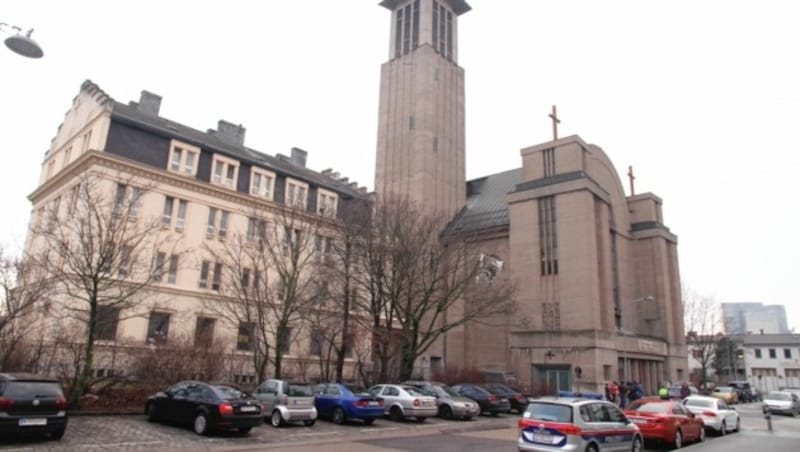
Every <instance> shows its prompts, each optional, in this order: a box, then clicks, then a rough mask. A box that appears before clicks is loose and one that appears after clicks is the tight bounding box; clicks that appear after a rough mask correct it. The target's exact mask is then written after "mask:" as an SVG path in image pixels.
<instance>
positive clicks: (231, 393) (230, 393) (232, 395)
mask: <svg viewBox="0 0 800 452" xmlns="http://www.w3.org/2000/svg"><path fill="white" fill-rule="evenodd" d="M214 389H216V390H217V392H219V393H220V395H222V398H223V399H241V398H243V397H244V393H243V392H242V391H240V390H238V389H236V388H232V387H230V386H223V385H216V386H214Z"/></svg>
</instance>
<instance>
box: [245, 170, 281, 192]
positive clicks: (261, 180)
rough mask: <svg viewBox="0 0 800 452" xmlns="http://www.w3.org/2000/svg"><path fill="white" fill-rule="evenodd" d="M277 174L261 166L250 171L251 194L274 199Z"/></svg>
mask: <svg viewBox="0 0 800 452" xmlns="http://www.w3.org/2000/svg"><path fill="white" fill-rule="evenodd" d="M274 184H275V175H274V174H272V173H270V172H267V171H264V170H262V169H259V168H253V169H252V172H251V173H250V194H251V195H254V196H260V197H263V198H267V199H272V193H273V190H274V189H275V186H274Z"/></svg>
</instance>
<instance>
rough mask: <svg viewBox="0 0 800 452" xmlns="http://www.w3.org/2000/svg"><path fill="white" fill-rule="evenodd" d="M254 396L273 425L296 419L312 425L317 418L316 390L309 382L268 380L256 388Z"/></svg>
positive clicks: (276, 425) (278, 425) (280, 424)
mask: <svg viewBox="0 0 800 452" xmlns="http://www.w3.org/2000/svg"><path fill="white" fill-rule="evenodd" d="M253 397H255V398H257V399H258V400H259V401H260V402H261V405H263V407H264V411H263V412H264V417H265V418H268V419H270V423H271V424H272V426H273V427H281V426H283V425H285V424H286V423H287V422H296V421H302V422H303V423H304V424H305V425H306V426H308V427H310V426H312V425H314V422H316V420H317V409H316V407H314V392H313V390H312V388H311V385H309V384H306V383H290V382H288V381H285V380H267V381H265V382H263V383H261V384H260V385H259V386H258V388H256V390H255V391H254V392H253Z"/></svg>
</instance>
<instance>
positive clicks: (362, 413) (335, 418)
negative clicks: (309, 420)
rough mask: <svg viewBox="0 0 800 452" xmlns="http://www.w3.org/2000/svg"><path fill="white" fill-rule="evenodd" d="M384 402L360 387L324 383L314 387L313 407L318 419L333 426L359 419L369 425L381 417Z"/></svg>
mask: <svg viewBox="0 0 800 452" xmlns="http://www.w3.org/2000/svg"><path fill="white" fill-rule="evenodd" d="M383 404H384V401H383V399H382V398H381V397H376V396H374V395H372V394H370V393H368V392H367V391H366V390H365V389H364V388H362V387H360V386H352V385H345V384H341V383H324V384H320V385H317V386H315V387H314V405H315V406H316V408H317V413H319V416H320V417H325V418H328V419H330V420H331V421H332V422H333V423H334V424H343V423H345V422H347V421H348V420H350V419H360V420H361V421H363V422H364V424H365V425H371V424H372V423H373V422H375V419H377V418H379V417H382V416H383Z"/></svg>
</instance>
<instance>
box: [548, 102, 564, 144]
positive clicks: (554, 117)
mask: <svg viewBox="0 0 800 452" xmlns="http://www.w3.org/2000/svg"><path fill="white" fill-rule="evenodd" d="M548 116H549V117H550V119H552V120H553V141H556V140H557V139H558V125H559V124H561V120H560V119H558V116H557V115H556V106H555V105H553V112H552V113H550V114H549V115H548Z"/></svg>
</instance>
